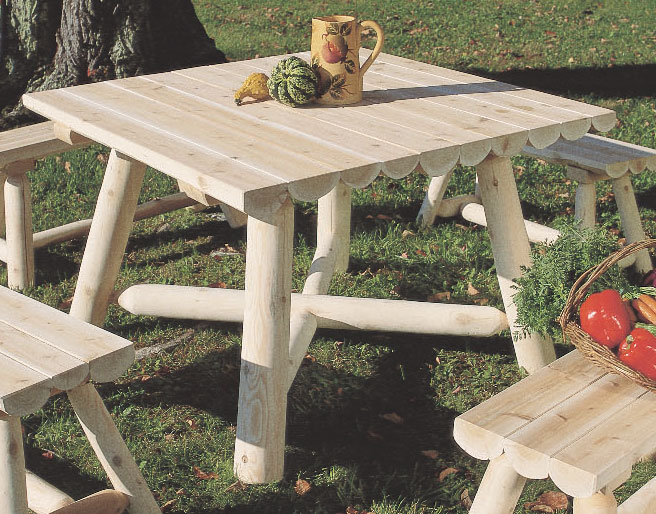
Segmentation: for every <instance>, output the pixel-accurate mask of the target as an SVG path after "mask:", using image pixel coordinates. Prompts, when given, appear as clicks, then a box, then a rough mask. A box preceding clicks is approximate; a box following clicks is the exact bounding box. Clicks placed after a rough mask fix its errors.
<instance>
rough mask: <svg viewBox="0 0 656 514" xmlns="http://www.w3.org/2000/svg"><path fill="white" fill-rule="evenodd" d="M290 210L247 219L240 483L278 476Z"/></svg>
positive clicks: (236, 467) (237, 468)
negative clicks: (263, 219)
mask: <svg viewBox="0 0 656 514" xmlns="http://www.w3.org/2000/svg"><path fill="white" fill-rule="evenodd" d="M293 237H294V208H293V206H292V203H291V200H288V201H287V202H286V203H285V204H284V205H283V206H282V207H281V208H280V209H279V211H278V212H277V213H276V214H275V215H274V219H272V220H270V222H264V221H261V220H259V219H256V218H252V217H249V219H248V230H247V246H246V300H245V309H244V332H243V338H242V351H241V373H240V378H239V412H238V414H237V440H236V442H235V461H234V470H235V473H236V475H237V477H238V478H239V479H240V480H241V481H242V482H246V483H264V482H272V481H276V480H280V479H281V478H282V476H283V464H284V450H285V420H286V410H287V373H288V356H289V313H290V307H291V284H292V279H291V273H292V250H293V248H292V247H293Z"/></svg>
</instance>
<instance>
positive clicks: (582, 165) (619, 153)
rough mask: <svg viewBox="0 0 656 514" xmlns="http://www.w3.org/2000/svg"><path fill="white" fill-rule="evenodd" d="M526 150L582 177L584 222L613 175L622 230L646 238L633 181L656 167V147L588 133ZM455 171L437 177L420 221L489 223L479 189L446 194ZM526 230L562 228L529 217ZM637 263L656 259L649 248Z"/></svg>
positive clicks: (545, 235)
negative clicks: (604, 183)
mask: <svg viewBox="0 0 656 514" xmlns="http://www.w3.org/2000/svg"><path fill="white" fill-rule="evenodd" d="M522 154H523V155H526V156H529V157H534V158H537V159H542V160H544V161H547V162H549V163H552V164H561V165H564V166H567V176H568V178H570V179H572V180H575V181H577V182H578V186H577V189H576V198H575V202H574V217H575V218H576V219H578V220H580V222H581V225H582V226H584V227H592V226H594V224H595V222H596V203H597V196H596V191H595V183H596V182H598V181H600V180H611V181H612V186H613V193H614V197H615V202H616V204H617V209H618V211H619V215H620V222H621V225H622V231H623V232H624V236H625V237H626V240H627V242H628V243H632V242H635V241H640V240H642V239H644V238H645V233H644V230H643V228H642V223H641V221H640V214H639V213H638V205H637V203H636V200H635V194H634V192H633V186H632V185H631V175H632V174H637V173H641V172H642V171H644V170H645V169H649V170H652V171H656V150H653V149H651V148H645V147H643V146H638V145H633V144H630V143H625V142H623V141H618V140H615V139H608V138H605V137H601V136H597V135H593V134H586V135H585V136H583V137H582V138H581V139H578V140H576V141H567V140H564V139H559V140H558V141H556V142H555V143H553V144H552V145H550V146H548V147H547V148H543V149H537V148H534V147H533V146H525V147H524V149H523V150H522ZM451 173H452V172H449V173H447V174H446V175H444V176H441V177H435V178H433V179H431V182H430V184H429V187H428V191H427V193H426V195H425V197H424V202H423V204H422V206H421V208H420V210H419V213H418V215H417V222H418V223H419V224H421V225H422V226H428V225H431V224H432V223H433V222H434V221H435V218H436V217H437V216H440V217H450V216H454V215H456V214H462V216H463V217H465V219H467V220H469V221H471V222H473V223H478V224H480V225H484V226H486V225H487V221H486V219H485V213H484V212H483V208H482V206H481V205H480V198H479V196H478V194H476V195H466V196H458V197H454V198H448V199H443V196H444V192H445V190H446V187H447V185H448V181H449V178H450V176H451ZM526 229H527V232H528V236H529V239H530V240H531V241H545V240H546V241H547V242H550V241H552V240H554V239H555V238H557V237H558V235H559V233H558V231H556V230H553V229H550V228H548V227H544V226H540V225H538V224H536V223H531V222H529V221H526ZM632 262H634V263H635V267H636V269H637V270H638V271H640V272H643V273H644V272H646V271H648V270H650V269H651V260H650V259H649V255H648V254H647V252H640V253H638V254H636V255H635V259H634V261H632Z"/></svg>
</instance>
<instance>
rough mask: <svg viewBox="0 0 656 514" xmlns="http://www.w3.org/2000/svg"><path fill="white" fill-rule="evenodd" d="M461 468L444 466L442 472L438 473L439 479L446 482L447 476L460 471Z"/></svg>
mask: <svg viewBox="0 0 656 514" xmlns="http://www.w3.org/2000/svg"><path fill="white" fill-rule="evenodd" d="M459 471H460V470H459V469H456V468H444V469H443V470H442V471H440V474H439V475H438V477H437V479H438V480H439V481H440V482H444V480H445V479H446V477H448V476H449V475H453V474H454V473H458V472H459Z"/></svg>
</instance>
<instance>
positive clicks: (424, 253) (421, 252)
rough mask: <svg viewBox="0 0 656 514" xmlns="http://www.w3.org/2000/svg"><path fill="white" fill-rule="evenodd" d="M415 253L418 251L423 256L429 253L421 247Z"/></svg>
mask: <svg viewBox="0 0 656 514" xmlns="http://www.w3.org/2000/svg"><path fill="white" fill-rule="evenodd" d="M415 253H416V254H417V255H421V256H422V257H426V255H428V254H427V253H426V252H425V251H424V250H422V249H421V248H419V249H418V250H415Z"/></svg>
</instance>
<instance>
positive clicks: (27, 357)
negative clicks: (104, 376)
mask: <svg viewBox="0 0 656 514" xmlns="http://www.w3.org/2000/svg"><path fill="white" fill-rule="evenodd" d="M0 354H2V355H5V356H7V357H9V358H11V359H13V360H15V361H17V362H20V363H21V364H23V365H25V366H27V367H28V368H31V369H33V370H34V371H37V372H39V373H41V374H43V375H45V376H47V377H49V378H52V385H53V387H56V388H57V389H61V390H62V391H66V390H68V389H72V388H73V387H76V386H78V385H80V384H81V383H82V382H84V380H85V379H86V377H87V376H88V374H89V365H88V364H87V363H86V362H84V361H81V360H80V359H77V358H75V357H73V356H71V355H69V354H68V353H66V352H63V351H62V350H60V349H59V348H56V347H54V346H50V345H49V344H47V343H44V342H43V341H41V340H39V339H35V338H34V337H31V336H29V335H27V334H25V333H24V332H21V331H19V330H16V329H15V328H13V327H10V326H9V325H6V324H5V323H2V322H0Z"/></svg>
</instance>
